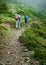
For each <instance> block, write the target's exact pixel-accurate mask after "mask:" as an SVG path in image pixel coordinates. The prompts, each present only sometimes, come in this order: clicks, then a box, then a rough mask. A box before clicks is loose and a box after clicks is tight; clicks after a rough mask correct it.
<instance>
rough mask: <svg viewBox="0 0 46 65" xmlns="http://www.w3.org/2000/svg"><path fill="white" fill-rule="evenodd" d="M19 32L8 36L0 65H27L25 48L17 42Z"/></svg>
mask: <svg viewBox="0 0 46 65" xmlns="http://www.w3.org/2000/svg"><path fill="white" fill-rule="evenodd" d="M21 33H22V29H21V30H16V31H15V30H14V31H12V34H11V35H10V38H9V41H8V44H7V47H6V49H5V52H6V53H5V56H4V58H3V59H2V60H1V63H0V65H29V63H28V62H29V61H30V58H29V52H28V50H27V49H26V47H24V46H22V44H21V43H20V42H19V41H18V38H19V36H20V35H21Z"/></svg>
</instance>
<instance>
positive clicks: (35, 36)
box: [19, 22, 46, 65]
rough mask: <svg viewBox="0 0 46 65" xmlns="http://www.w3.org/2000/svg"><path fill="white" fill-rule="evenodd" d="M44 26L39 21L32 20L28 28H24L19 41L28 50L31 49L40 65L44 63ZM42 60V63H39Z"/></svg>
mask: <svg viewBox="0 0 46 65" xmlns="http://www.w3.org/2000/svg"><path fill="white" fill-rule="evenodd" d="M45 28H46V26H45V25H44V24H43V23H42V22H41V23H40V22H39V23H38V22H37V23H35V22H33V23H32V24H31V25H30V27H29V28H28V29H26V30H25V31H24V32H23V33H22V36H20V38H19V41H20V42H21V43H22V44H23V45H24V46H26V47H27V48H28V49H29V50H33V51H34V52H35V53H34V57H35V58H37V60H39V62H40V65H44V63H46V61H45V60H46V40H45V39H46V31H45V30H46V29H45ZM41 62H42V63H41Z"/></svg>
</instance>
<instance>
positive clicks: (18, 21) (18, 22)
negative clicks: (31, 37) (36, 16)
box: [15, 13, 20, 29]
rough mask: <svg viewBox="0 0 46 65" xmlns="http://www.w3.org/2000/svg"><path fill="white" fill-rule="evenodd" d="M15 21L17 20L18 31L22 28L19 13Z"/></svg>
mask: <svg viewBox="0 0 46 65" xmlns="http://www.w3.org/2000/svg"><path fill="white" fill-rule="evenodd" d="M15 20H16V29H19V28H20V15H19V13H18V14H16V16H15Z"/></svg>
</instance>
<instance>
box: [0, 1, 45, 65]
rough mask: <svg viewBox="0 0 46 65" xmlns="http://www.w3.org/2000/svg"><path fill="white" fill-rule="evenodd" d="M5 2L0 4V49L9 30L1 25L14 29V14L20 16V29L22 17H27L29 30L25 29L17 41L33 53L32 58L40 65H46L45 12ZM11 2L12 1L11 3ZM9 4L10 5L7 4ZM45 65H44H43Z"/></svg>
mask: <svg viewBox="0 0 46 65" xmlns="http://www.w3.org/2000/svg"><path fill="white" fill-rule="evenodd" d="M10 2H11V1H10V0H9V2H6V0H5V1H3V0H2V1H1V2H0V49H3V48H5V43H6V39H5V36H8V35H9V32H10V30H9V28H8V27H7V26H2V25H1V24H2V23H4V24H7V25H8V24H9V25H10V26H11V28H15V14H16V13H20V15H21V27H22V26H24V17H23V16H24V15H25V14H27V15H28V16H29V23H30V25H29V28H28V29H26V30H25V31H24V32H23V33H22V36H20V38H19V41H20V42H21V43H22V44H23V45H24V46H26V47H27V48H28V50H32V51H34V58H35V59H37V60H38V61H39V62H40V65H46V10H42V11H41V10H40V9H33V8H32V7H30V6H27V5H23V4H22V5H20V4H19V3H17V1H15V2H16V3H17V4H15V3H10ZM12 2H13V1H12ZM9 3H10V4H9ZM44 63H45V64H44Z"/></svg>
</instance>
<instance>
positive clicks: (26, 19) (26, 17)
mask: <svg viewBox="0 0 46 65" xmlns="http://www.w3.org/2000/svg"><path fill="white" fill-rule="evenodd" d="M24 20H25V25H26V28H28V16H27V15H25V16H24Z"/></svg>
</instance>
